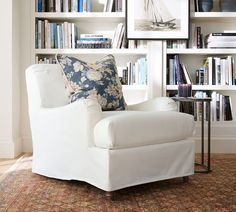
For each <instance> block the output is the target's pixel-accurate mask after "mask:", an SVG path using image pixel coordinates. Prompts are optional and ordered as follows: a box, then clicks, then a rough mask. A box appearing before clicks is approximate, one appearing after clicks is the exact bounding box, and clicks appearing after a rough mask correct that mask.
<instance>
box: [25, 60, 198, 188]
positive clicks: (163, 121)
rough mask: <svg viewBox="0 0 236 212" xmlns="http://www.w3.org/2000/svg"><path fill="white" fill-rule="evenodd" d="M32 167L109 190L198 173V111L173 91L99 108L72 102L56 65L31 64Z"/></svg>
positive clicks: (28, 78)
mask: <svg viewBox="0 0 236 212" xmlns="http://www.w3.org/2000/svg"><path fill="white" fill-rule="evenodd" d="M26 82H27V91H28V106H29V117H30V125H31V132H32V140H33V167H32V171H33V172H34V173H38V174H41V175H44V176H48V177H53V178H58V179H64V180H72V179H73V180H80V181H85V182H88V183H90V184H92V185H94V186H96V187H98V188H100V189H103V190H105V191H114V190H117V189H121V188H124V187H128V186H133V185H137V184H142V183H148V182H153V181H157V180H163V179H170V178H176V177H185V176H189V175H192V174H193V173H194V153H195V149H194V141H193V140H191V139H189V138H188V137H190V136H191V135H192V132H193V128H194V121H193V117H192V116H191V115H188V114H184V113H179V112H176V111H175V110H176V104H175V102H174V101H172V100H171V99H169V98H164V97H163V98H156V99H153V100H149V101H146V102H143V103H141V104H137V105H132V106H128V110H126V111H113V112H102V111H101V107H100V105H98V103H97V102H96V101H94V100H89V99H87V100H79V101H76V102H74V103H71V104H69V99H68V93H67V92H66V90H65V85H64V81H63V77H62V74H61V70H60V66H59V65H32V66H30V67H29V68H28V69H27V70H26Z"/></svg>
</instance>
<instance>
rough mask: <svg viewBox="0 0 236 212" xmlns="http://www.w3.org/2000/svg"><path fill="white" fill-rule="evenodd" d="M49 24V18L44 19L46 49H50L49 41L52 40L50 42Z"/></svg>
mask: <svg viewBox="0 0 236 212" xmlns="http://www.w3.org/2000/svg"><path fill="white" fill-rule="evenodd" d="M48 25H49V23H48V20H45V21H44V33H45V40H44V42H45V48H46V49H49V46H50V45H49V43H50V42H48Z"/></svg>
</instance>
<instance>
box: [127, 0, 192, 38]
mask: <svg viewBox="0 0 236 212" xmlns="http://www.w3.org/2000/svg"><path fill="white" fill-rule="evenodd" d="M126 26H127V39H141V40H166V39H188V37H189V0H127V1H126Z"/></svg>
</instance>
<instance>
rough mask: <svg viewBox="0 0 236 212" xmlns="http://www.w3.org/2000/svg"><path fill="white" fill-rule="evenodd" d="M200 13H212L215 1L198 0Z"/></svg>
mask: <svg viewBox="0 0 236 212" xmlns="http://www.w3.org/2000/svg"><path fill="white" fill-rule="evenodd" d="M198 7H199V12H211V10H212V9H213V0H198Z"/></svg>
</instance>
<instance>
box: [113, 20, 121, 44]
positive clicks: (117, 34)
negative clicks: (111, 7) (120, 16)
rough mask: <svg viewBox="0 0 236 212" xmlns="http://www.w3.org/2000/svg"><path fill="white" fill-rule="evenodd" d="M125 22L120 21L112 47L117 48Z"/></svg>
mask: <svg viewBox="0 0 236 212" xmlns="http://www.w3.org/2000/svg"><path fill="white" fill-rule="evenodd" d="M122 27H123V23H119V24H118V25H117V27H116V30H115V32H114V36H113V40H112V48H117V46H118V42H119V36H120V33H121V31H122Z"/></svg>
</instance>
